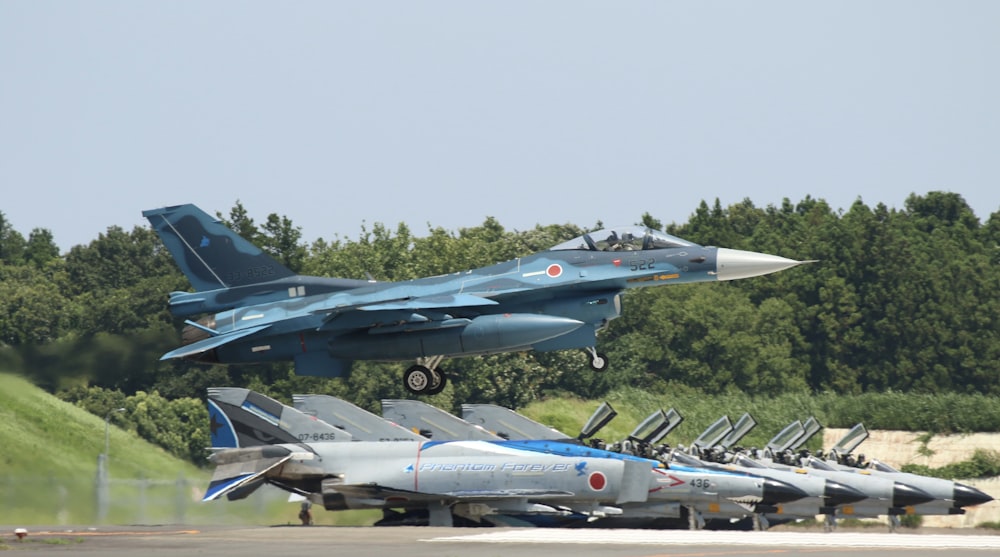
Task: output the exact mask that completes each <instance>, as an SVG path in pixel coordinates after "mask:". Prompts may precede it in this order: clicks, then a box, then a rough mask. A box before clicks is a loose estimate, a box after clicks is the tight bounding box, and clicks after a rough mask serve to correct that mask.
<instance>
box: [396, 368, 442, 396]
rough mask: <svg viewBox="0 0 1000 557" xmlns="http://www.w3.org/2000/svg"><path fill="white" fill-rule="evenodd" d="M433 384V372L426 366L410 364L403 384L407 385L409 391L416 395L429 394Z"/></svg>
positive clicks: (404, 375)
mask: <svg viewBox="0 0 1000 557" xmlns="http://www.w3.org/2000/svg"><path fill="white" fill-rule="evenodd" d="M440 382H441V381H438V383H440ZM433 384H434V375H433V372H431V370H430V369H428V368H426V367H424V366H420V365H416V366H410V367H409V369H407V370H406V372H405V373H403V386H404V387H406V390H407V391H410V392H411V393H413V394H415V395H422V394H427V392H428V390H429V389H431V386H432V385H433Z"/></svg>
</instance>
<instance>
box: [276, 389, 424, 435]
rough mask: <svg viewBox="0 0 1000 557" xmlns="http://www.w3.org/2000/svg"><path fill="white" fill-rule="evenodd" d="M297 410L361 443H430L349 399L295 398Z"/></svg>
mask: <svg viewBox="0 0 1000 557" xmlns="http://www.w3.org/2000/svg"><path fill="white" fill-rule="evenodd" d="M292 401H293V404H294V405H295V408H297V409H299V410H301V411H302V412H304V413H306V414H308V415H310V416H316V417H317V418H319V419H321V420H323V421H324V422H326V423H328V424H332V425H333V426H335V427H337V428H340V429H343V430H344V431H346V432H348V433H350V434H351V436H352V437H353V438H354V439H355V440H357V441H426V440H427V438H426V437H424V436H422V435H419V434H417V433H415V432H413V431H410V430H409V429H406V428H405V427H402V426H400V425H397V424H395V423H392V422H390V421H389V420H386V419H384V418H382V417H381V416H378V415H376V414H372V413H371V412H369V411H367V410H365V409H364V408H359V407H358V406H355V405H354V404H351V403H350V402H347V401H346V400H342V399H339V398H336V397H332V396H329V395H293V396H292Z"/></svg>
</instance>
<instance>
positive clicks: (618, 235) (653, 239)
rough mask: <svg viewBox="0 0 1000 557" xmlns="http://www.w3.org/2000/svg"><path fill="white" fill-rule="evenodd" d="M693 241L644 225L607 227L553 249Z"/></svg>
mask: <svg viewBox="0 0 1000 557" xmlns="http://www.w3.org/2000/svg"><path fill="white" fill-rule="evenodd" d="M693 245H695V244H692V243H691V242H688V241H687V240H682V239H680V238H678V237H676V236H671V235H670V234H666V233H664V232H660V231H658V230H653V229H651V228H646V227H644V226H620V227H616V228H606V229H603V230H597V231H595V232H590V233H587V234H584V235H583V236H578V237H576V238H573V239H572V240H569V241H566V242H563V243H561V244H559V245H557V246H554V247H552V248H551V249H552V250H574V249H575V250H591V251H640V250H652V249H667V248H682V247H688V246H693Z"/></svg>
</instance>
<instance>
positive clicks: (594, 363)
mask: <svg viewBox="0 0 1000 557" xmlns="http://www.w3.org/2000/svg"><path fill="white" fill-rule="evenodd" d="M584 351H585V352H586V353H587V354H588V355H589V356H590V369H592V370H594V371H604V370H606V369H608V357H607V356H605V355H604V354H602V353H600V352H598V351H597V349H596V348H594V347H593V346H591V347H588V348H584Z"/></svg>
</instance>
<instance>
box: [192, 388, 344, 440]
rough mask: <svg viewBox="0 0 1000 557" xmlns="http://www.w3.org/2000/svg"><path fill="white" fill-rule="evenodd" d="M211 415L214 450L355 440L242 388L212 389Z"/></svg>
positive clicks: (210, 397)
mask: <svg viewBox="0 0 1000 557" xmlns="http://www.w3.org/2000/svg"><path fill="white" fill-rule="evenodd" d="M208 413H209V419H210V420H211V430H212V433H211V439H212V448H214V449H219V448H234V447H255V446H260V445H277V444H281V443H313V442H318V441H350V440H351V434H349V433H347V432H346V431H344V430H342V429H338V428H336V427H333V426H332V425H330V424H328V423H326V422H324V421H323V420H319V419H316V418H315V417H313V416H309V415H306V414H303V413H302V412H300V411H298V410H296V409H295V408H292V407H291V406H285V405H284V404H281V403H280V402H278V401H277V400H274V399H273V398H270V397H267V396H264V395H262V394H260V393H255V392H253V391H250V390H247V389H242V388H238V387H212V388H209V389H208Z"/></svg>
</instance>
